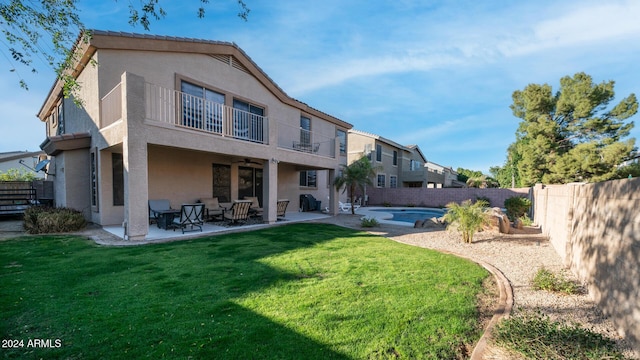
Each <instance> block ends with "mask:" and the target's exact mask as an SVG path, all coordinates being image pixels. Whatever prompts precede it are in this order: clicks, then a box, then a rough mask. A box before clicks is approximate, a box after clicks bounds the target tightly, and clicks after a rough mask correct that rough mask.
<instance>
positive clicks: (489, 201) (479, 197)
mask: <svg viewBox="0 0 640 360" xmlns="http://www.w3.org/2000/svg"><path fill="white" fill-rule="evenodd" d="M478 201H484V202H486V203H487V206H488V207H491V199H489V198H488V197H486V196H476V202H478Z"/></svg>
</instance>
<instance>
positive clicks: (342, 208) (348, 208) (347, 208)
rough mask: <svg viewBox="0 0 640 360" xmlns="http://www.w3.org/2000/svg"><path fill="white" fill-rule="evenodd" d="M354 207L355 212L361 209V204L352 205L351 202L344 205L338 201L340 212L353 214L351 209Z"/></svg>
mask: <svg viewBox="0 0 640 360" xmlns="http://www.w3.org/2000/svg"><path fill="white" fill-rule="evenodd" d="M352 206H353V210H358V208H360V204H352V203H350V202H347V203H343V202H342V201H338V207H339V208H340V211H344V212H351V207H352Z"/></svg>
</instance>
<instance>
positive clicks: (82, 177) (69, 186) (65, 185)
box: [54, 149, 91, 219]
mask: <svg viewBox="0 0 640 360" xmlns="http://www.w3.org/2000/svg"><path fill="white" fill-rule="evenodd" d="M54 161H55V162H56V175H55V178H56V181H55V185H54V194H55V195H54V196H55V203H56V206H62V207H68V208H72V209H76V210H79V211H82V213H83V214H84V216H85V218H86V219H91V202H90V196H89V195H90V179H89V151H88V150H87V149H81V150H72V151H65V152H64V153H63V154H60V155H59V156H56V157H55V160H54Z"/></svg>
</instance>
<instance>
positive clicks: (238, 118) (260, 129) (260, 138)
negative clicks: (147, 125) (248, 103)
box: [145, 83, 269, 144]
mask: <svg viewBox="0 0 640 360" xmlns="http://www.w3.org/2000/svg"><path fill="white" fill-rule="evenodd" d="M145 99H146V103H145V110H146V117H147V119H149V120H152V121H158V122H161V123H164V124H169V125H172V126H175V127H180V128H186V129H192V130H198V131H204V132H207V133H211V134H216V135H220V136H225V137H231V138H234V139H240V140H245V141H251V142H255V143H261V144H268V143H269V136H268V135H269V133H268V129H269V121H268V119H267V118H266V117H264V116H261V115H256V114H252V113H250V112H247V111H243V110H239V109H235V108H232V107H229V106H226V105H223V104H219V103H216V102H213V101H210V100H207V99H204V98H201V97H196V96H193V95H189V94H186V93H183V92H180V91H177V90H172V89H167V88H163V87H160V86H157V85H153V84H149V83H146V84H145Z"/></svg>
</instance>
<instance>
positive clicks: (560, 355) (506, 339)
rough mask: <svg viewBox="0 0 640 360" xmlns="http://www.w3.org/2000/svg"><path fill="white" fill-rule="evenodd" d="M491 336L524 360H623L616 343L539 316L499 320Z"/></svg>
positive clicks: (596, 334)
mask: <svg viewBox="0 0 640 360" xmlns="http://www.w3.org/2000/svg"><path fill="white" fill-rule="evenodd" d="M493 336H494V338H495V341H496V343H497V344H498V345H500V346H504V347H505V348H507V349H510V350H512V351H515V352H518V353H520V354H522V355H524V356H525V357H526V358H527V359H624V358H625V357H624V355H623V354H621V353H620V352H619V351H618V350H617V349H616V347H615V342H614V341H613V340H611V339H609V338H606V337H604V336H603V335H601V334H598V333H595V332H593V331H590V330H588V329H584V328H582V327H580V326H579V325H577V324H571V325H569V324H566V323H564V322H559V321H553V320H551V319H550V318H549V316H547V315H544V314H542V313H540V312H536V313H532V312H525V313H522V314H518V315H515V316H511V317H509V318H507V319H504V320H502V321H501V322H500V323H498V325H497V326H496V328H495V330H494V332H493Z"/></svg>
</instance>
